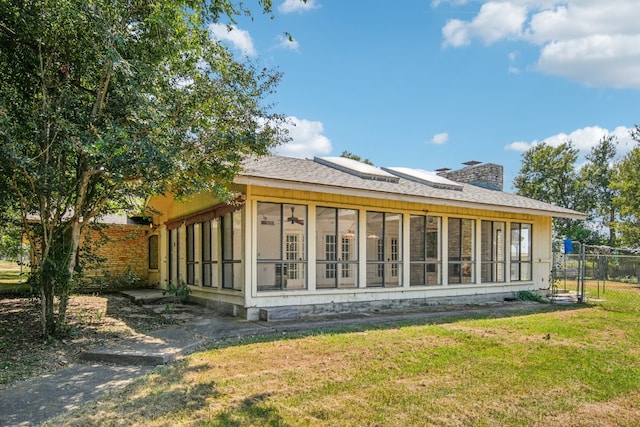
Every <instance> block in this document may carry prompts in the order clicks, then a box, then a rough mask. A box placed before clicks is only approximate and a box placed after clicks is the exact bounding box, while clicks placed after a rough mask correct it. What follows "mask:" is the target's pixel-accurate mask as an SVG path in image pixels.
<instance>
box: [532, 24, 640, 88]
mask: <svg viewBox="0 0 640 427" xmlns="http://www.w3.org/2000/svg"><path fill="white" fill-rule="evenodd" d="M535 69H537V70H539V71H541V72H544V73H547V74H555V75H561V76H564V77H568V78H570V79H572V80H577V81H581V82H582V83H584V84H586V85H589V86H599V87H613V88H636V89H640V34H638V35H633V36H630V35H593V36H588V37H583V38H580V39H574V40H567V41H554V42H550V43H548V44H546V45H545V46H544V48H543V49H542V52H541V53H540V58H539V59H538V63H537V64H536V66H535Z"/></svg>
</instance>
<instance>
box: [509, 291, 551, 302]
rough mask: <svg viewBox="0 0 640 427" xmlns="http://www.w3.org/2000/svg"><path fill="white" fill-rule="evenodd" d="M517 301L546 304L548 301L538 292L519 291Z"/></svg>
mask: <svg viewBox="0 0 640 427" xmlns="http://www.w3.org/2000/svg"><path fill="white" fill-rule="evenodd" d="M515 299H516V301H534V302H539V303H546V302H547V301H546V300H545V299H544V298H542V296H541V295H540V294H538V293H536V292H531V291H518V292H516V294H515Z"/></svg>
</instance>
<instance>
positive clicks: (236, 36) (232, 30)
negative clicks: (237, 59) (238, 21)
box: [209, 24, 256, 56]
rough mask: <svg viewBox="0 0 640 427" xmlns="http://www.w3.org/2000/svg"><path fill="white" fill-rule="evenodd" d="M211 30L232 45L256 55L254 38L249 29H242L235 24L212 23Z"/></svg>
mask: <svg viewBox="0 0 640 427" xmlns="http://www.w3.org/2000/svg"><path fill="white" fill-rule="evenodd" d="M209 31H211V34H213V36H214V37H215V38H216V39H217V40H222V41H227V42H229V43H231V45H232V46H233V47H234V48H236V49H238V50H240V51H242V53H243V54H245V55H247V56H255V55H256V49H255V48H254V47H253V40H252V39H251V35H250V34H249V32H248V31H245V30H241V29H239V28H238V27H236V26H235V25H225V24H211V25H209Z"/></svg>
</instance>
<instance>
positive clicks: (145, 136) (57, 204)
mask: <svg viewBox="0 0 640 427" xmlns="http://www.w3.org/2000/svg"><path fill="white" fill-rule="evenodd" d="M270 7H271V2H270V1H268V0H262V1H258V5H257V9H258V10H259V11H260V12H266V13H270ZM247 13H249V14H250V13H251V12H250V11H249V10H247V9H245V7H244V6H242V3H240V2H237V3H236V2H235V1H234V0H163V1H152V0H87V1H77V0H0V46H2V47H1V49H0V152H1V153H2V156H3V157H2V162H3V165H2V167H1V168H0V173H1V174H2V178H1V179H0V180H4V182H3V184H5V185H6V186H7V188H8V189H9V190H10V191H9V192H7V193H4V194H3V197H4V198H5V199H9V198H11V199H12V201H15V202H16V203H17V205H18V207H19V212H20V213H21V218H22V222H23V224H24V226H25V227H26V228H27V229H28V230H29V231H28V236H29V239H30V240H31V242H32V246H33V247H34V248H36V249H37V250H36V256H35V265H34V267H33V272H32V280H33V282H34V284H36V285H37V286H38V287H39V289H40V295H41V304H42V328H43V333H44V334H46V335H48V336H56V335H60V334H61V333H63V332H64V326H65V319H66V304H67V301H68V296H69V293H70V291H71V290H72V285H73V283H74V274H75V269H76V263H77V254H78V245H79V242H80V238H81V234H82V232H83V229H84V227H87V226H88V224H89V223H90V221H91V220H92V219H94V218H96V217H97V216H100V215H102V214H104V213H107V212H108V211H110V210H114V209H120V208H128V207H130V206H131V201H132V200H133V199H135V198H136V197H140V196H144V195H147V194H151V193H162V192H164V191H166V190H168V189H170V190H171V191H172V192H173V193H175V194H177V195H178V196H181V195H187V194H189V193H191V192H195V191H211V192H212V193H214V194H215V195H216V196H217V197H222V198H224V197H229V196H230V194H229V191H228V190H227V189H226V186H225V183H228V182H229V181H230V180H231V179H232V178H233V176H234V175H235V174H236V173H237V172H238V171H239V168H240V162H241V160H242V159H243V158H244V157H245V156H246V155H263V154H266V153H268V150H269V148H270V147H272V146H273V145H274V144H276V143H278V141H281V140H282V139H283V138H284V134H283V132H282V131H281V129H282V127H281V124H282V117H281V116H279V115H276V114H272V113H270V112H269V106H267V105H263V104H264V103H265V96H267V95H268V94H269V93H271V91H272V90H273V89H274V86H275V85H276V84H277V81H278V79H279V75H278V73H273V72H269V71H267V70H261V69H256V67H255V66H254V65H253V64H251V63H248V62H246V61H244V62H243V61H239V60H237V59H235V58H234V57H233V55H232V54H231V53H230V52H229V51H228V50H227V49H225V47H224V46H222V45H221V44H220V43H218V42H216V41H214V40H213V39H212V38H211V37H210V34H209V31H208V25H209V24H211V23H215V22H218V21H219V20H220V19H221V17H227V18H229V19H231V20H232V22H233V18H234V17H237V16H238V15H240V14H243V15H244V14H247ZM55 299H57V300H58V304H57V305H56V306H54V300H55Z"/></svg>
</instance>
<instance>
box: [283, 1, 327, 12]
mask: <svg viewBox="0 0 640 427" xmlns="http://www.w3.org/2000/svg"><path fill="white" fill-rule="evenodd" d="M318 7H320V6H318V4H317V3H316V1H315V0H307V1H306V2H303V1H302V0H284V2H282V3H281V4H280V6H278V11H279V12H280V13H295V12H297V13H303V12H308V11H310V10H312V9H317V8H318Z"/></svg>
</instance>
